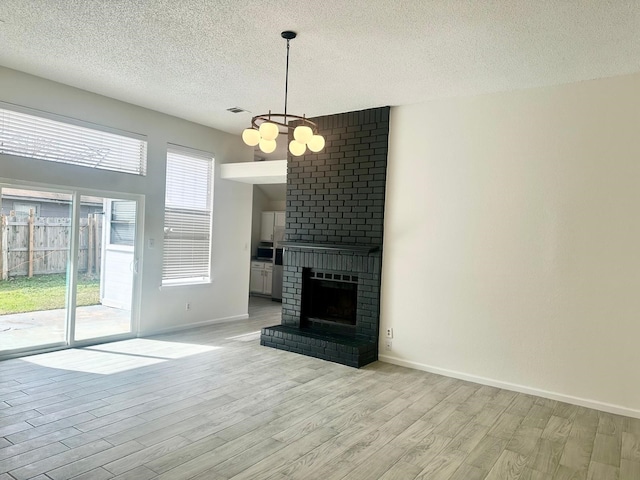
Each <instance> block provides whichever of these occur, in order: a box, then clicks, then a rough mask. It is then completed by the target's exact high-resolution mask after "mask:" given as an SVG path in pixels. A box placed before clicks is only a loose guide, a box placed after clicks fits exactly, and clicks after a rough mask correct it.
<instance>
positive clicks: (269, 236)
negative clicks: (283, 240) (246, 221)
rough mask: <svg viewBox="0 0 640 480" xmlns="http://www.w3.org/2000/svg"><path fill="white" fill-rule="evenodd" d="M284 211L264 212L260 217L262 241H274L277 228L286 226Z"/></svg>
mask: <svg viewBox="0 0 640 480" xmlns="http://www.w3.org/2000/svg"><path fill="white" fill-rule="evenodd" d="M284 222H285V216H284V212H262V216H261V218H260V241H261V242H273V232H274V230H275V228H277V227H282V228H284Z"/></svg>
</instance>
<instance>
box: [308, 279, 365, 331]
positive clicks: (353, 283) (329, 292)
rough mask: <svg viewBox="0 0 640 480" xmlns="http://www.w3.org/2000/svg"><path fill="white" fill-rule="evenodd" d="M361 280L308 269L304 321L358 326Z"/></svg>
mask: <svg viewBox="0 0 640 480" xmlns="http://www.w3.org/2000/svg"><path fill="white" fill-rule="evenodd" d="M357 297H358V277H357V276H355V275H350V274H348V273H342V272H322V271H315V270H311V269H305V270H304V272H303V276H302V319H303V321H304V322H305V323H306V325H304V326H306V327H313V326H316V325H317V324H318V323H321V324H325V326H326V325H327V324H337V325H344V326H355V325H356V310H357V305H358V304H357V300H358V299H357Z"/></svg>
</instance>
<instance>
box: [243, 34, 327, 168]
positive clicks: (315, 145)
mask: <svg viewBox="0 0 640 480" xmlns="http://www.w3.org/2000/svg"><path fill="white" fill-rule="evenodd" d="M280 35H281V36H282V38H284V39H285V40H286V41H287V71H286V77H285V83H284V113H271V110H269V113H267V114H261V115H256V116H255V117H253V118H252V119H251V127H249V128H246V129H245V130H244V131H243V132H242V140H244V143H246V144H247V145H249V146H250V147H255V146H256V145H258V147H259V148H260V150H261V151H263V152H264V153H271V152H273V151H274V150H275V149H276V146H277V144H276V138H277V137H278V135H279V134H281V133H282V134H285V135H287V137H288V134H289V131H290V130H293V140H291V142H289V151H290V152H291V154H292V155H295V156H296V157H299V156H300V155H303V154H304V153H305V152H306V151H307V149H309V150H310V151H312V152H314V153H317V152H319V151H320V150H322V149H323V148H324V137H323V136H322V135H320V134H319V133H318V126H317V125H316V124H315V123H313V122H312V121H311V120H308V119H307V118H305V117H304V115H303V116H302V117H301V116H299V115H291V114H288V113H287V94H288V93H289V41H290V40H293V39H294V38H296V32H291V31H285V32H282V33H281V34H280ZM290 120H297V122H296V123H297V124H298V125H297V126H296V127H293V126H290V125H289V121H290ZM282 128H284V130H282Z"/></svg>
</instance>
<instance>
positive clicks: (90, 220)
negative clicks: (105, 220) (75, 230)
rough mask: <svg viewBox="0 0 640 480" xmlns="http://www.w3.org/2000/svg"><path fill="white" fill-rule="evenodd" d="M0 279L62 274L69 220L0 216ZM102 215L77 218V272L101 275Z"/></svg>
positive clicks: (68, 239) (67, 242)
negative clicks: (78, 241)
mask: <svg viewBox="0 0 640 480" xmlns="http://www.w3.org/2000/svg"><path fill="white" fill-rule="evenodd" d="M0 227H1V229H2V232H1V234H0V280H7V279H9V278H10V277H17V276H25V275H27V276H29V277H32V276H33V275H42V274H48V273H64V272H66V271H67V261H68V258H69V248H70V245H71V219H70V218H50V217H36V216H34V214H33V210H31V212H30V214H29V216H28V217H16V216H15V214H14V213H13V212H11V214H10V215H2V216H0ZM101 253H102V215H96V214H90V215H88V216H87V218H81V219H80V245H79V251H78V257H79V259H78V260H79V262H78V271H80V272H83V273H96V274H98V273H100V260H101Z"/></svg>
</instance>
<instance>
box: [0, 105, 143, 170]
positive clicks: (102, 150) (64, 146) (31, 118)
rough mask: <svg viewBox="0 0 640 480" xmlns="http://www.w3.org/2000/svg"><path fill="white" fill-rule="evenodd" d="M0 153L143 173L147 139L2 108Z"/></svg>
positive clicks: (0, 111) (0, 109)
mask: <svg viewBox="0 0 640 480" xmlns="http://www.w3.org/2000/svg"><path fill="white" fill-rule="evenodd" d="M132 135H133V134H132ZM0 153H4V154H7V155H16V156H19V157H28V158H36V159H39V160H48V161H51V162H58V163H70V164H73V165H80V166H83V167H89V168H97V169H102V170H112V171H116V172H123V173H133V174H137V175H146V169H147V142H146V141H145V140H143V139H142V138H137V137H135V136H125V135H120V134H116V133H110V132H106V131H103V130H96V129H93V128H87V127H83V126H79V125H74V124H72V123H65V122H62V121H58V120H52V119H50V118H45V117H41V116H36V115H32V114H29V113H25V112H20V111H14V110H8V109H4V108H0Z"/></svg>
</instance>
